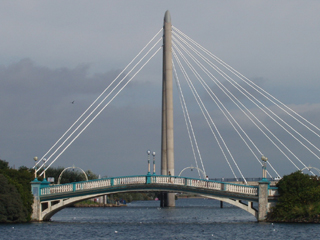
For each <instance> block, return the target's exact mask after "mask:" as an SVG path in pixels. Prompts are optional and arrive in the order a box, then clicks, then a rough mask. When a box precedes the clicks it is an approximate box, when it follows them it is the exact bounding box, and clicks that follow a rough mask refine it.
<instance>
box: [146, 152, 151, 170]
mask: <svg viewBox="0 0 320 240" xmlns="http://www.w3.org/2000/svg"><path fill="white" fill-rule="evenodd" d="M150 153H151V152H150V150H148V151H147V154H148V175H150Z"/></svg>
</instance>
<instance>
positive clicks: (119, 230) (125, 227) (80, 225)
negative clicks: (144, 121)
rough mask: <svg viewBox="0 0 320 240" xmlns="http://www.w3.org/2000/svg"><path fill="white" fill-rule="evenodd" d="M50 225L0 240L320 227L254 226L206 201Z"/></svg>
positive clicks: (301, 231) (313, 229)
mask: <svg viewBox="0 0 320 240" xmlns="http://www.w3.org/2000/svg"><path fill="white" fill-rule="evenodd" d="M51 220H52V221H51V222H43V223H28V224H4V225H0V239H10V240H11V239H41V240H45V239H57V240H58V239H77V240H78V239H79V240H82V239H83V240H88V239H93V240H98V239H99V240H102V239H232V240H234V239H239V240H242V239H245V240H249V239H272V240H276V239H281V240H284V239H285V240H287V239H299V240H300V239H310V240H311V239H312V240H314V239H320V224H278V223H275V224H272V223H257V222H256V219H255V218H254V217H253V216H252V215H251V214H249V213H247V212H245V211H244V210H241V209H239V208H236V207H233V206H230V205H227V204H225V206H224V208H222V209H221V208H220V203H219V202H218V201H215V200H208V199H179V200H177V201H176V207H175V208H163V209H162V208H159V201H138V202H132V203H129V204H128V205H127V207H113V208H66V209H63V210H62V211H60V212H58V213H56V214H55V215H54V216H53V217H52V219H51Z"/></svg>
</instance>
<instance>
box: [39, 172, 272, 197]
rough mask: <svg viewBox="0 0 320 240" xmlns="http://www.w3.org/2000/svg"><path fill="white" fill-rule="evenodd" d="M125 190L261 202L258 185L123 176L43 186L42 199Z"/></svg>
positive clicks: (152, 176) (178, 178) (270, 189)
mask: <svg viewBox="0 0 320 240" xmlns="http://www.w3.org/2000/svg"><path fill="white" fill-rule="evenodd" d="M124 191H169V192H192V193H198V194H203V195H214V196H218V197H225V198H232V197H234V198H238V199H243V200H250V201H257V199H258V186H250V185H243V184H236V183H227V182H220V181H212V180H203V179H195V178H187V177H177V176H163V175H140V176H124V177H115V178H104V179H97V180H90V181H83V182H75V183H68V184H60V185H50V186H48V185H42V186H41V190H40V196H39V197H40V200H41V201H48V200H54V199H60V198H69V197H76V196H84V195H91V194H99V193H101V194H103V193H112V192H124ZM276 195H277V189H276V188H273V187H269V197H270V198H272V197H274V196H276Z"/></svg>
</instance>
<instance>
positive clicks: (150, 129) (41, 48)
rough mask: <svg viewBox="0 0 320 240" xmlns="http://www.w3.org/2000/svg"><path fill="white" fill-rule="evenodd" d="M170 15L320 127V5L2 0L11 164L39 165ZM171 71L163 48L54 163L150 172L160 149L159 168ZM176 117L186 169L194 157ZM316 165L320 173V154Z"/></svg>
mask: <svg viewBox="0 0 320 240" xmlns="http://www.w3.org/2000/svg"><path fill="white" fill-rule="evenodd" d="M166 10H169V11H170V13H171V18H172V24H173V25H174V26H175V27H177V28H178V29H180V30H181V31H183V32H184V33H186V34H187V35H189V36H190V37H191V38H192V39H194V40H195V41H197V42H198V43H200V44H202V45H203V46H205V47H206V48H207V49H209V50H210V51H211V52H212V53H214V54H215V55H217V56H218V57H220V58H221V59H223V60H224V61H225V62H227V63H228V64H229V65H231V66H232V67H234V68H235V69H237V70H238V71H240V72H241V73H242V74H244V75H245V76H247V77H249V78H250V79H251V80H253V81H255V82H256V83H257V84H259V85H261V86H262V87H263V88H265V89H266V90H267V91H269V92H270V93H271V94H273V95H274V96H275V97H277V98H278V99H280V100H281V101H282V102H284V103H285V104H288V105H290V107H292V108H293V109H295V110H296V111H298V112H299V113H300V114H301V115H303V116H304V117H306V118H307V119H308V120H309V121H311V122H312V123H314V124H315V125H317V126H320V123H319V119H320V100H319V90H320V81H319V75H320V68H319V62H320V48H319V42H320V15H319V12H320V2H319V1H302V0H300V1H294V0H290V1H256V0H253V1H236V0H235V1H228V0H227V1H212V0H209V1H191V0H189V1H188V0H182V1H180V0H176V1H172V0H170V1H165V0H163V1H147V0H135V1H122V0H117V1H73V0H70V1H32V0H30V1H2V2H1V8H0V19H1V24H0V36H1V41H0V52H1V54H0V83H1V87H0V116H1V119H0V134H1V140H0V159H4V160H6V161H8V162H9V164H10V166H16V167H18V166H21V165H25V166H28V167H31V166H33V157H34V156H38V157H41V156H42V155H43V154H44V153H46V152H47V150H48V149H49V148H50V147H51V146H52V145H53V144H54V143H55V142H56V141H57V140H58V139H59V137H60V136H61V135H62V134H63V133H64V132H65V131H66V130H67V129H68V128H69V127H70V125H71V124H72V123H73V122H74V121H75V120H76V119H77V118H78V117H79V116H80V114H81V113H82V112H83V111H84V110H85V109H86V108H87V107H88V106H89V105H90V104H91V102H92V101H94V100H95V98H96V97H97V96H98V95H99V94H100V93H101V92H102V91H103V89H104V88H105V87H106V86H107V85H108V84H109V83H110V82H111V81H112V80H113V79H114V78H115V76H116V75H117V74H118V73H119V72H120V71H121V70H122V69H123V68H124V67H125V66H126V65H127V64H128V63H129V62H130V61H131V60H132V59H133V57H135V56H136V54H137V53H138V52H139V51H140V50H141V49H142V47H144V46H145V44H146V43H147V42H148V41H149V40H150V39H151V38H152V37H153V36H154V35H155V34H156V33H157V32H158V31H159V30H160V29H161V28H162V26H163V17H164V13H165V11H166ZM161 68H162V60H161V54H158V56H157V57H156V58H154V59H153V61H152V62H151V63H150V66H148V68H146V70H145V71H142V72H141V73H140V74H139V75H138V76H137V77H136V78H135V79H134V81H133V82H131V83H130V85H128V87H127V88H126V90H125V91H124V92H123V93H122V94H120V95H119V96H118V98H117V99H116V100H115V101H114V102H113V103H112V104H111V105H110V107H108V108H107V109H106V110H105V111H104V112H103V114H101V115H100V116H99V117H98V118H97V119H96V121H95V122H94V123H92V125H90V127H89V128H88V129H87V130H86V131H85V132H84V133H83V134H82V135H81V136H80V137H79V138H78V139H77V141H76V142H75V143H74V144H73V145H72V146H71V147H70V148H69V149H68V150H67V151H66V152H65V153H64V154H63V155H61V157H60V158H59V159H58V160H57V161H56V162H55V164H54V165H53V166H55V167H57V166H64V167H69V166H72V165H73V164H74V165H75V166H77V167H80V168H82V169H84V170H88V169H91V170H92V171H93V172H95V173H97V174H100V175H101V176H106V175H107V176H119V175H135V174H145V173H146V172H147V155H146V151H147V150H148V149H150V150H151V151H156V153H157V155H156V161H157V163H156V164H157V173H159V164H160V154H159V153H160V142H161V141H160V128H161V122H160V118H161V72H162V69H161ZM72 101H74V104H72V103H71V102H72ZM178 104H179V103H178V102H177V106H178ZM176 109H177V110H176ZM175 114H176V115H177V116H179V115H180V116H181V114H182V113H181V110H180V109H178V108H175ZM176 121H179V120H176V119H175V126H177V128H176V130H175V137H176V138H175V146H176V152H175V159H176V164H175V173H176V175H177V174H179V172H180V171H181V170H182V169H183V168H185V167H188V166H190V165H191V164H193V166H195V163H194V162H193V157H192V156H191V154H190V152H189V151H190V150H186V149H187V148H189V145H188V136H187V133H186V130H185V128H183V124H180V123H179V122H178V124H176ZM182 121H183V120H182ZM207 131H208V130H207ZM226 131H228V129H226ZM200 133H201V132H200ZM200 135H201V134H200ZM202 137H203V138H204V139H207V141H206V144H204V145H202V150H203V158H204V159H211V158H214V156H215V155H216V152H215V151H212V150H213V147H212V145H211V142H210V141H214V140H213V139H211V138H212V137H209V136H208V138H207V136H206V132H204V133H203V134H202ZM226 137H227V138H228V137H230V138H231V139H232V136H231V135H229V134H228V133H227V134H226ZM314 141H315V143H314V144H316V145H317V146H319V140H318V139H314ZM234 149H235V150H237V144H236V145H235V147H234ZM238 150H239V149H238ZM270 151H271V150H270ZM241 153H242V150H241V149H240V151H239V152H236V153H235V154H236V155H237V156H238V158H239V161H240V162H242V163H243V166H242V170H243V172H244V174H245V176H247V177H259V176H261V166H260V165H259V164H257V163H255V164H251V163H246V162H245V161H247V160H248V159H249V158H250V155H249V154H247V153H244V154H243V155H241ZM264 153H265V154H266V155H268V156H270V157H269V158H270V159H272V158H274V159H276V158H279V159H280V158H281V157H279V156H278V155H276V154H273V153H271V152H270V153H269V152H268V149H267V148H266V149H265V151H264ZM301 157H302V158H303V156H301ZM310 158H311V157H310ZM279 159H277V160H276V161H275V164H276V165H277V162H278V161H280V160H279ZM248 161H249V160H248ZM270 161H271V160H270ZM309 164H311V166H313V167H317V168H320V164H319V160H314V159H312V161H311V162H310V163H306V165H309ZM286 165H287V163H286V162H285V161H284V162H282V163H281V164H280V163H279V164H278V167H279V169H277V170H278V171H279V173H281V174H287V173H290V172H292V171H294V170H295V169H294V168H292V167H289V168H285V166H286ZM206 172H207V173H208V175H209V177H212V178H213V177H232V173H231V171H230V170H229V168H228V166H227V165H226V163H225V162H224V160H221V161H220V160H219V159H215V160H212V161H211V160H207V164H206Z"/></svg>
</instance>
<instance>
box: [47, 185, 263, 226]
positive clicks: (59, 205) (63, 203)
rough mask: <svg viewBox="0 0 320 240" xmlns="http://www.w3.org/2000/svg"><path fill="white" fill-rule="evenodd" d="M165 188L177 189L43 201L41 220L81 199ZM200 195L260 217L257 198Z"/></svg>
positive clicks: (108, 192)
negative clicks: (256, 205) (254, 204)
mask: <svg viewBox="0 0 320 240" xmlns="http://www.w3.org/2000/svg"><path fill="white" fill-rule="evenodd" d="M164 190H166V191H169V192H176V191H177V189H172V188H170V187H166V189H163V188H150V189H145V188H141V186H139V188H135V189H114V190H113V191H103V192H99V193H96V194H90V195H83V196H76V197H72V198H62V199H56V200H49V201H42V202H41V205H42V207H45V209H44V210H43V211H42V212H41V216H42V219H41V220H42V221H49V220H50V218H51V217H52V216H53V215H54V214H55V213H57V212H59V211H60V210H62V209H63V208H65V207H68V206H70V205H72V204H75V203H77V202H80V201H84V200H87V199H91V198H96V197H100V196H103V195H106V194H111V193H112V194H114V193H122V192H150V191H152V192H161V191H164ZM179 192H183V193H193V194H199V191H194V190H184V191H183V190H182V191H181V190H180V191H179ZM199 195H201V196H203V197H207V198H211V199H215V200H218V201H223V202H225V203H229V204H231V205H233V206H235V207H239V208H241V209H243V210H245V211H247V212H249V213H250V214H252V215H253V216H255V217H256V218H258V211H257V210H256V209H254V208H253V205H252V203H253V202H257V199H256V200H253V199H245V198H242V199H235V198H228V197H219V196H214V195H212V194H199ZM243 200H245V201H248V204H245V203H244V202H242V201H243Z"/></svg>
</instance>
